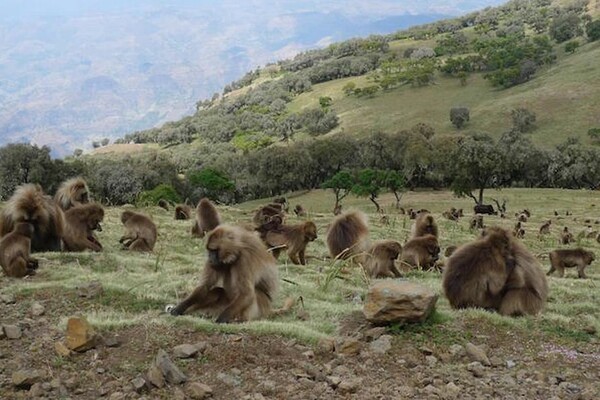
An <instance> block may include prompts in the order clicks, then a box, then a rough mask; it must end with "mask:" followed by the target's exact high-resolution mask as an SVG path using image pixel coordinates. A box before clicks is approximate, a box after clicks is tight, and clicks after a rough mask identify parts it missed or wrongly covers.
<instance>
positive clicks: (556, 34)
mask: <svg viewBox="0 0 600 400" xmlns="http://www.w3.org/2000/svg"><path fill="white" fill-rule="evenodd" d="M580 23H581V19H580V18H579V16H578V15H576V14H573V13H569V14H564V15H559V16H557V17H556V18H554V21H552V24H550V36H551V37H552V38H553V39H554V40H556V42H558V43H562V42H566V41H567V40H569V39H572V38H574V37H575V36H579V35H581V34H582V33H583V30H582V29H581V26H580Z"/></svg>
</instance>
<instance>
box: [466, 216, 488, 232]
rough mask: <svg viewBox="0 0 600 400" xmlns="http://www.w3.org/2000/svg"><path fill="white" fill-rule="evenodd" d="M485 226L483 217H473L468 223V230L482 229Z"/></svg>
mask: <svg viewBox="0 0 600 400" xmlns="http://www.w3.org/2000/svg"><path fill="white" fill-rule="evenodd" d="M483 228H485V225H484V224H483V215H474V216H473V217H472V218H471V221H470V222H469V229H471V230H473V229H483Z"/></svg>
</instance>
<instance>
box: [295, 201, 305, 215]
mask: <svg viewBox="0 0 600 400" xmlns="http://www.w3.org/2000/svg"><path fill="white" fill-rule="evenodd" d="M294 213H295V214H296V215H297V216H298V217H306V210H305V209H304V207H302V206H301V205H300V204H296V207H294Z"/></svg>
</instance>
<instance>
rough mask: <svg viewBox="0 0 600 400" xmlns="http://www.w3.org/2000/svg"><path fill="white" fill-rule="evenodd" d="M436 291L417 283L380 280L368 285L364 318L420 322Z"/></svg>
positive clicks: (381, 322)
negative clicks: (369, 286)
mask: <svg viewBox="0 0 600 400" xmlns="http://www.w3.org/2000/svg"><path fill="white" fill-rule="evenodd" d="M437 298H438V295H437V294H436V293H435V292H433V291H432V290H431V289H429V288H427V287H424V286H421V285H417V284H416V283H412V282H407V281H399V280H391V279H386V280H380V281H377V282H375V283H374V284H373V286H371V288H370V289H369V292H368V293H367V300H366V301H365V306H364V308H363V313H364V315H365V318H366V319H367V320H368V321H370V322H372V323H374V324H377V325H387V324H391V323H394V322H422V321H425V320H426V319H427V317H428V316H429V315H430V314H431V312H432V311H433V309H434V307H435V302H436V301H437Z"/></svg>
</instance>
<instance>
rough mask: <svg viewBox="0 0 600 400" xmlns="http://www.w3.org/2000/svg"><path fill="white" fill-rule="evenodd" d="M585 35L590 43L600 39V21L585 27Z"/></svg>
mask: <svg viewBox="0 0 600 400" xmlns="http://www.w3.org/2000/svg"><path fill="white" fill-rule="evenodd" d="M585 34H586V35H587V37H588V39H589V40H590V42H594V41H596V40H598V39H600V19H597V20H595V21H592V22H590V23H588V24H587V25H586V26H585Z"/></svg>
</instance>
